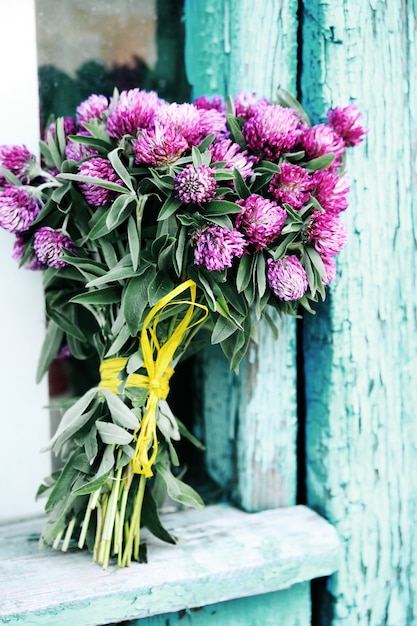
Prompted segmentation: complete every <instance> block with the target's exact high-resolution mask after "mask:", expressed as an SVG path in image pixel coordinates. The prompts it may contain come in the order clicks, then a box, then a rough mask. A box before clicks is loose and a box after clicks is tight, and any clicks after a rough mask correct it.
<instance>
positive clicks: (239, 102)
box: [234, 91, 270, 120]
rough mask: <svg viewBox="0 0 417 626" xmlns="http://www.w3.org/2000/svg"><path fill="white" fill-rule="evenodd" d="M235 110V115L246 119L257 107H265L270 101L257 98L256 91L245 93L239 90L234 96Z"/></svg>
mask: <svg viewBox="0 0 417 626" xmlns="http://www.w3.org/2000/svg"><path fill="white" fill-rule="evenodd" d="M234 104H235V112H236V116H237V117H242V118H243V119H244V120H248V119H249V118H250V117H252V116H253V115H254V114H255V113H256V111H258V110H259V109H264V108H267V107H268V106H269V105H270V101H269V100H268V99H267V98H260V99H259V98H258V97H257V95H256V93H254V92H253V93H246V92H244V91H241V92H239V93H238V94H237V96H236V98H235V102H234Z"/></svg>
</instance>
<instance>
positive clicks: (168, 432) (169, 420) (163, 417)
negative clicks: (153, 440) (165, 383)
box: [157, 400, 181, 441]
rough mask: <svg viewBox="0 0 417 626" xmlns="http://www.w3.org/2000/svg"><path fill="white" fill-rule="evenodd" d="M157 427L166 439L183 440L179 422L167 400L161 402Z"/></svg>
mask: <svg viewBox="0 0 417 626" xmlns="http://www.w3.org/2000/svg"><path fill="white" fill-rule="evenodd" d="M158 409H159V411H158V417H157V425H158V428H159V430H160V431H161V433H162V434H163V435H164V437H165V439H168V440H169V439H173V440H174V441H179V440H180V439H181V435H180V431H179V428H178V424H177V420H176V419H175V416H174V414H173V412H172V411H171V408H170V406H169V404H168V402H167V401H166V400H160V401H159V403H158Z"/></svg>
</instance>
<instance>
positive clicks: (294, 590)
mask: <svg viewBox="0 0 417 626" xmlns="http://www.w3.org/2000/svg"><path fill="white" fill-rule="evenodd" d="M310 615H311V602H310V585H309V583H299V584H298V585H294V586H293V587H291V588H290V589H283V590H282V591H276V592H274V593H265V594H262V595H260V596H252V597H250V598H241V599H239V600H230V601H229V602H218V603H217V604H210V605H209V606H202V607H197V608H196V609H191V610H188V611H180V612H179V613H165V614H164V615H157V616H155V617H148V618H145V619H141V620H137V621H136V620H135V621H132V622H128V624H129V626H188V625H192V626H260V625H262V626H277V625H279V626H308V624H310ZM126 626H127V625H126Z"/></svg>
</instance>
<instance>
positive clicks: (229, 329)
mask: <svg viewBox="0 0 417 626" xmlns="http://www.w3.org/2000/svg"><path fill="white" fill-rule="evenodd" d="M236 330H237V328H236V324H233V322H231V321H230V320H229V319H227V318H225V317H223V316H222V315H219V317H218V318H217V321H216V323H215V325H214V328H213V332H212V334H211V343H212V344H216V343H221V342H222V341H224V340H225V339H227V337H230V335H232V334H233V333H234V332H236Z"/></svg>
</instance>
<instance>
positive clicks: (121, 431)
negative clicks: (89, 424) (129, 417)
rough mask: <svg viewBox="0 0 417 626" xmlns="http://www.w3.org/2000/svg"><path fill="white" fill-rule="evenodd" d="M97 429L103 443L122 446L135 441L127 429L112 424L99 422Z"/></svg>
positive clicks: (97, 422)
mask: <svg viewBox="0 0 417 626" xmlns="http://www.w3.org/2000/svg"><path fill="white" fill-rule="evenodd" d="M96 427H97V430H98V434H99V435H100V438H101V440H102V442H103V443H108V444H115V445H118V446H122V445H125V444H127V443H130V442H131V441H132V439H133V435H132V434H131V433H129V432H128V431H127V430H126V429H125V428H122V427H121V426H118V425H117V424H112V423H111V422H102V421H100V420H97V421H96Z"/></svg>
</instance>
